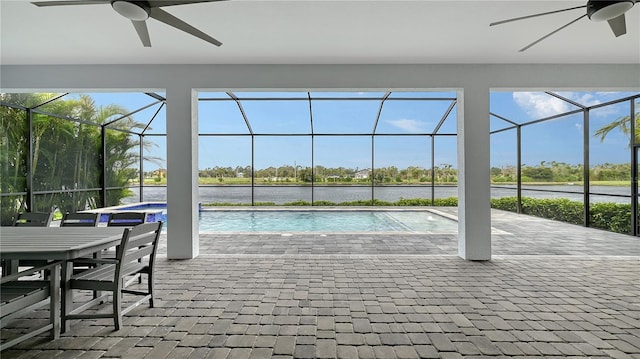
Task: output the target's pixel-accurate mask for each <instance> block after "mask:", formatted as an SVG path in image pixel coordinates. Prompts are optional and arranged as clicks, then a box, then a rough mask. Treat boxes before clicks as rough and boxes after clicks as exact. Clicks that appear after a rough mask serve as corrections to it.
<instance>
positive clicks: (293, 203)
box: [283, 199, 311, 206]
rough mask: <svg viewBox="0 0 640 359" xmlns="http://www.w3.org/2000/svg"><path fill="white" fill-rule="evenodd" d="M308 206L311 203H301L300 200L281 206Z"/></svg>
mask: <svg viewBox="0 0 640 359" xmlns="http://www.w3.org/2000/svg"><path fill="white" fill-rule="evenodd" d="M310 205H311V202H307V201H303V200H301V199H299V200H297V201H293V202H287V203H285V204H283V206H310Z"/></svg>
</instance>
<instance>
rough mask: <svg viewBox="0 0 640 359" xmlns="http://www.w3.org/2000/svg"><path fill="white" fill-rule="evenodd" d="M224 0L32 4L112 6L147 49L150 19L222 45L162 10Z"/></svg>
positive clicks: (99, 0) (70, 0)
mask: <svg viewBox="0 0 640 359" xmlns="http://www.w3.org/2000/svg"><path fill="white" fill-rule="evenodd" d="M214 1H224V0H65V1H37V2H32V4H33V5H36V6H66V5H99V4H110V5H111V7H112V8H113V10H115V11H116V12H117V13H118V14H120V15H122V16H124V17H126V18H127V19H129V20H131V23H132V24H133V27H134V28H135V29H136V32H137V33H138V37H140V40H141V41H142V45H144V46H145V47H151V39H150V38H149V30H148V29H147V23H146V22H145V21H146V20H147V19H148V18H152V19H156V20H158V21H160V22H163V23H165V24H167V25H169V26H172V27H175V28H176V29H178V30H182V31H184V32H186V33H188V34H191V35H193V36H195V37H197V38H200V39H202V40H204V41H206V42H209V43H211V44H214V45H216V46H220V45H222V43H221V42H220V41H218V40H216V39H214V38H213V37H211V36H209V35H207V34H205V33H204V32H202V31H200V30H198V29H196V28H195V27H193V26H191V25H189V24H187V23H186V22H184V21H182V20H180V19H178V18H177V17H175V16H173V15H171V14H169V13H168V12H166V11H164V10H162V9H161V7H165V6H174V5H186V4H196V3H204V2H214Z"/></svg>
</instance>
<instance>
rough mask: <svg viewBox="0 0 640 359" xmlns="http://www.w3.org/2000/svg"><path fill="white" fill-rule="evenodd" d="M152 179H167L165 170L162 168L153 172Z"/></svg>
mask: <svg viewBox="0 0 640 359" xmlns="http://www.w3.org/2000/svg"><path fill="white" fill-rule="evenodd" d="M153 177H155V178H167V170H166V169H164V168H158V169H157V170H155V171H153Z"/></svg>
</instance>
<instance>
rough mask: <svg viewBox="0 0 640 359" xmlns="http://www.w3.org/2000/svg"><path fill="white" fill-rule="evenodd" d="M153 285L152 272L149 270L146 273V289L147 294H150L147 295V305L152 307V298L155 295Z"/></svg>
mask: <svg viewBox="0 0 640 359" xmlns="http://www.w3.org/2000/svg"><path fill="white" fill-rule="evenodd" d="M154 288H155V285H154V283H153V272H149V273H148V274H147V290H148V291H149V294H151V296H150V297H149V307H150V308H153V298H154V297H155V295H154V294H155V293H154V292H155V290H154Z"/></svg>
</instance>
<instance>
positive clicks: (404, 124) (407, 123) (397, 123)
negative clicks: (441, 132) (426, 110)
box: [387, 118, 425, 132]
mask: <svg viewBox="0 0 640 359" xmlns="http://www.w3.org/2000/svg"><path fill="white" fill-rule="evenodd" d="M387 122H388V123H389V124H391V126H393V127H396V128H399V129H401V130H404V131H407V132H423V131H424V128H425V123H424V122H421V121H416V120H410V119H404V118H403V119H399V120H389V121H387Z"/></svg>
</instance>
